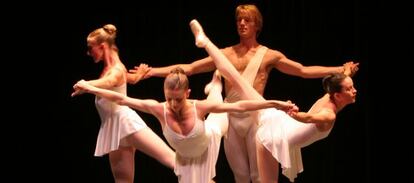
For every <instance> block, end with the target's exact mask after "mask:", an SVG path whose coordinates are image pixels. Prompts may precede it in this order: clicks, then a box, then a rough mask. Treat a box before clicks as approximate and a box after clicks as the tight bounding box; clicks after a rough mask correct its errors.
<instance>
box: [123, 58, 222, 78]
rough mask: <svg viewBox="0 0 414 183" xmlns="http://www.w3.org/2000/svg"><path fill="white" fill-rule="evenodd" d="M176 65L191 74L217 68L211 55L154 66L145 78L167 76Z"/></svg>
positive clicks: (133, 70) (132, 72)
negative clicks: (185, 61) (187, 62)
mask: <svg viewBox="0 0 414 183" xmlns="http://www.w3.org/2000/svg"><path fill="white" fill-rule="evenodd" d="M176 67H180V68H182V69H183V70H184V72H185V74H186V75H188V76H191V75H193V74H198V73H205V72H210V71H213V70H214V69H215V66H214V63H213V60H212V59H211V57H206V58H203V59H200V60H196V61H194V62H192V63H190V64H175V65H170V66H165V67H154V68H151V70H150V71H149V72H148V73H147V74H146V75H145V76H144V77H143V79H147V78H150V77H166V76H167V75H168V74H169V73H170V71H171V70H172V69H174V68H176ZM137 69H138V67H137V66H136V67H135V68H134V69H130V70H129V73H130V74H133V75H134V74H135V73H136V71H137Z"/></svg>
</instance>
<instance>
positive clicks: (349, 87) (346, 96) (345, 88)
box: [338, 77, 357, 105]
mask: <svg viewBox="0 0 414 183" xmlns="http://www.w3.org/2000/svg"><path fill="white" fill-rule="evenodd" d="M341 85H342V90H341V92H340V93H338V98H339V100H340V101H341V102H343V103H344V104H345V105H347V104H350V103H354V102H355V98H356V94H357V90H356V89H355V88H354V83H353V81H352V79H351V78H350V77H346V78H345V79H344V80H343V81H342V82H341Z"/></svg>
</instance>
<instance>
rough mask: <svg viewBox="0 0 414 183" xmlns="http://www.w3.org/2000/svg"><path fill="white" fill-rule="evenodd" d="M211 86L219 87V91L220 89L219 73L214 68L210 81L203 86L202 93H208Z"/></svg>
mask: <svg viewBox="0 0 414 183" xmlns="http://www.w3.org/2000/svg"><path fill="white" fill-rule="evenodd" d="M213 87H220V88H219V89H220V91H221V90H222V84H221V74H220V72H219V71H218V70H216V71H215V72H214V74H213V78H212V79H211V81H210V83H208V84H207V85H206V86H205V87H204V93H205V94H206V95H208V94H209V93H210V91H211V89H212V88H213Z"/></svg>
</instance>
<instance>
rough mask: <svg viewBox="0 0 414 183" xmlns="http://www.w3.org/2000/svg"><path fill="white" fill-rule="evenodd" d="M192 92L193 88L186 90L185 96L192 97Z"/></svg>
mask: <svg viewBox="0 0 414 183" xmlns="http://www.w3.org/2000/svg"><path fill="white" fill-rule="evenodd" d="M190 93H191V89H188V90H187V91H186V92H185V96H186V97H187V98H188V97H190Z"/></svg>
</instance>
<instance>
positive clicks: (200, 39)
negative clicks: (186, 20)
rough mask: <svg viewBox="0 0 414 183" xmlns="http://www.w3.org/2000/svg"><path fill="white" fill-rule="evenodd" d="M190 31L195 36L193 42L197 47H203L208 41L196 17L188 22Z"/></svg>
mask: <svg viewBox="0 0 414 183" xmlns="http://www.w3.org/2000/svg"><path fill="white" fill-rule="evenodd" d="M190 27H191V31H192V32H193V34H194V37H195V44H196V46H197V47H199V48H204V47H206V45H207V44H208V43H209V42H210V40H209V39H208V38H207V36H206V35H205V34H204V31H203V27H201V25H200V23H198V21H197V20H196V19H193V20H191V22H190Z"/></svg>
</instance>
